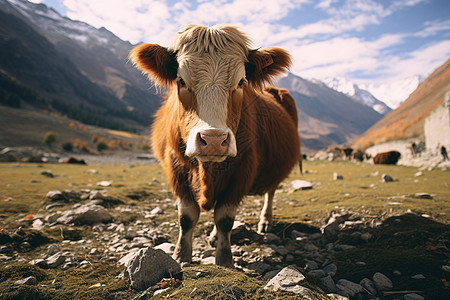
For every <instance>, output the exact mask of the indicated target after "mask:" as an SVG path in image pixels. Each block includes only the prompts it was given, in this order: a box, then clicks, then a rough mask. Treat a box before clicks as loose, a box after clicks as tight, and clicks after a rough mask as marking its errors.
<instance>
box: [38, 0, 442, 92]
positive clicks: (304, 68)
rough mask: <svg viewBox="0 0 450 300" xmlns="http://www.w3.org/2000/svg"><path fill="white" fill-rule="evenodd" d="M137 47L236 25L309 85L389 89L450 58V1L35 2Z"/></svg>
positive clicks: (255, 43) (83, 0)
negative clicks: (288, 60)
mask: <svg viewBox="0 0 450 300" xmlns="http://www.w3.org/2000/svg"><path fill="white" fill-rule="evenodd" d="M32 2H35V3H37V2H42V3H45V4H47V5H48V6H50V7H53V8H54V9H55V10H57V11H58V12H60V13H61V14H62V15H64V16H67V17H69V18H71V19H73V20H80V21H84V22H86V23H89V24H90V25H93V26H94V27H97V28H99V27H102V26H103V27H105V28H107V29H108V30H110V31H111V32H113V33H114V34H115V35H117V36H118V37H120V38H121V39H123V40H126V41H130V42H131V43H133V44H135V43H139V42H150V43H157V44H160V45H167V46H168V45H169V44H170V43H171V41H172V40H173V37H174V36H175V35H176V33H177V31H178V30H179V29H180V28H181V27H183V26H184V25H187V24H204V25H210V26H212V25H215V24H232V25H236V26H238V27H239V28H240V29H241V30H242V31H243V32H245V33H247V34H248V36H249V37H250V38H251V40H252V41H253V46H254V47H255V48H259V47H269V46H279V47H283V48H285V49H286V50H288V51H289V52H290V53H291V54H292V56H293V66H292V67H291V72H293V73H294V74H296V75H299V76H301V77H304V78H309V79H319V80H322V79H325V78H329V77H345V78H347V79H349V80H352V81H353V82H355V83H357V84H382V83H384V82H392V81H395V80H399V79H403V78H407V77H410V76H412V75H421V76H424V77H426V76H427V75H429V74H430V73H431V72H432V71H433V70H434V69H435V68H437V67H439V66H440V65H441V64H443V63H444V62H445V61H446V60H447V59H449V58H450V18H449V12H450V1H449V0H381V1H373V0H317V1H314V0H214V1H206V0H133V1H123V0H32Z"/></svg>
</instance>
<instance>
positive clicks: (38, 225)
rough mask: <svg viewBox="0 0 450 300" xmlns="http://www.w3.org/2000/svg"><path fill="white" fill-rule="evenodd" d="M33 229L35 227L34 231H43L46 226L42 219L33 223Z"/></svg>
mask: <svg viewBox="0 0 450 300" xmlns="http://www.w3.org/2000/svg"><path fill="white" fill-rule="evenodd" d="M31 227H33V229H36V230H41V229H42V228H44V227H45V225H44V222H42V220H41V219H36V220H34V221H33V224H32V225H31Z"/></svg>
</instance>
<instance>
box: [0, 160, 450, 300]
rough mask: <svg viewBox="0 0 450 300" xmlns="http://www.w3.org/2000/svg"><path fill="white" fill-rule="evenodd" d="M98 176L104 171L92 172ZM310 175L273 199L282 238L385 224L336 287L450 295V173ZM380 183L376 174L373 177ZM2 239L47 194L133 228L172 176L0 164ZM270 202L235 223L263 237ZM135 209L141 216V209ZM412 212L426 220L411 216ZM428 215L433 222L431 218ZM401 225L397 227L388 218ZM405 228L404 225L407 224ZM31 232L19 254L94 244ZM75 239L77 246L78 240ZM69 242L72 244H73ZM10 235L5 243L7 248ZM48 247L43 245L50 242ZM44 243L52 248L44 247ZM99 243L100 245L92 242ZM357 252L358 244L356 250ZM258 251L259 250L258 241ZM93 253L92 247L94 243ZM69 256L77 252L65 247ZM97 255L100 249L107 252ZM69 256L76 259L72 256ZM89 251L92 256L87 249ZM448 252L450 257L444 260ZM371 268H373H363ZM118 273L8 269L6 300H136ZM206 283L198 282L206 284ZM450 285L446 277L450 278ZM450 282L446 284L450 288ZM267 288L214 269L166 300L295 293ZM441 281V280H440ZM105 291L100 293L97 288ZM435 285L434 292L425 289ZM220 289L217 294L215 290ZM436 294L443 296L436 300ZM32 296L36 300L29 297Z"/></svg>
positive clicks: (313, 171)
mask: <svg viewBox="0 0 450 300" xmlns="http://www.w3.org/2000/svg"><path fill="white" fill-rule="evenodd" d="M44 170H49V171H51V173H53V174H54V177H53V178H49V177H46V176H44V175H41V172H42V171H44ZM92 170H96V172H93V171H92ZM304 170H306V171H305V173H304V174H303V175H301V174H300V173H299V171H298V170H294V171H293V172H292V174H291V175H290V176H289V178H287V179H286V180H285V181H284V182H283V183H282V185H281V188H280V189H279V190H278V192H277V193H276V195H275V200H274V221H275V228H274V232H278V231H280V230H285V229H286V227H288V226H290V228H291V229H292V228H298V229H299V230H302V231H306V232H309V231H311V232H317V231H318V227H320V226H321V225H323V223H324V221H325V219H326V218H327V217H328V216H329V214H330V212H331V211H332V210H341V209H342V210H344V211H351V212H356V213H359V214H361V215H365V216H371V217H373V218H381V216H384V218H383V220H384V219H387V220H385V222H384V223H383V225H382V226H379V227H376V228H375V229H371V233H372V234H373V235H374V237H375V238H374V240H373V241H372V242H371V243H368V244H367V245H363V246H361V245H358V247H357V248H355V249H352V250H349V251H343V252H340V253H337V254H336V255H335V257H334V261H335V262H336V263H337V264H338V273H337V274H336V278H335V279H339V278H345V279H350V280H354V281H355V282H358V281H359V280H360V279H362V278H364V277H369V278H370V277H371V276H372V275H373V273H374V272H376V271H382V272H385V273H386V274H385V275H388V276H389V277H391V278H393V280H394V286H396V287H399V288H404V289H407V288H408V287H411V286H414V285H417V288H418V289H421V290H427V289H428V294H427V295H428V296H432V297H439V296H440V295H442V294H443V293H445V292H448V288H447V289H446V288H443V286H442V283H441V279H442V278H444V279H445V278H446V275H445V274H442V272H443V271H442V270H441V269H440V267H441V265H442V264H445V263H446V259H448V249H446V247H445V244H444V245H443V244H442V242H441V240H442V239H445V238H448V236H447V235H448V232H449V230H448V228H449V227H448V225H450V219H449V216H450V204H449V203H450V201H449V200H450V189H449V184H450V176H449V174H450V173H449V171H442V170H439V169H435V170H423V171H422V173H423V175H422V176H418V177H416V176H415V174H416V173H417V172H418V169H417V168H412V167H404V166H384V165H371V164H360V163H358V164H357V163H353V162H347V161H342V162H322V161H320V162H319V161H317V162H312V161H306V162H305V163H304ZM334 172H337V173H339V174H342V175H343V177H344V179H343V180H333V173H334ZM384 173H386V174H389V175H390V176H392V177H393V178H394V179H395V180H396V181H394V182H388V183H383V182H381V175H382V174H384ZM375 174H376V175H375ZM296 179H301V180H308V181H311V182H312V183H313V185H314V188H313V189H311V190H304V191H296V192H293V193H289V192H287V190H288V189H289V187H290V182H291V181H292V180H296ZM103 180H110V181H112V185H111V186H110V187H106V188H104V187H98V186H97V182H99V181H103ZM0 187H1V191H2V193H1V195H0V232H1V229H2V228H3V229H5V230H7V231H8V232H14V231H15V230H17V228H18V227H19V226H24V224H27V223H26V222H25V223H24V221H23V220H26V219H27V217H29V215H33V216H38V215H46V214H48V213H49V212H48V211H46V210H45V206H46V205H48V204H50V203H51V201H50V200H48V199H46V197H45V195H46V194H47V192H48V191H51V190H64V189H70V190H79V189H91V190H93V189H107V191H108V195H110V196H112V197H114V198H116V199H119V200H120V201H121V202H117V203H116V204H115V205H117V204H118V205H119V206H125V207H129V208H132V210H130V211H128V212H126V213H120V212H118V211H116V210H114V209H111V211H112V212H113V214H114V221H115V222H116V223H124V224H128V223H131V222H134V221H136V220H138V219H140V218H142V214H141V213H138V212H139V211H142V210H151V209H152V208H154V207H156V206H158V205H159V203H160V202H161V201H165V199H167V198H171V193H170V190H169V187H168V185H167V181H166V180H165V177H164V174H163V171H162V169H161V168H160V166H158V165H153V164H149V165H142V166H134V167H133V166H126V165H89V166H83V165H66V164H54V165H53V164H18V163H2V164H0ZM416 193H429V194H431V195H432V199H419V198H417V197H415V196H414V195H415V194H416ZM262 203H263V200H262V197H260V196H249V197H247V198H245V199H244V200H243V203H242V205H241V206H240V208H239V211H238V216H237V219H239V220H243V221H245V222H246V223H247V224H249V225H250V226H251V227H252V229H254V230H256V227H257V223H258V217H259V211H260V210H261V208H262ZM64 205H65V206H64V207H61V208H60V209H67V208H69V207H70V206H72V205H73V203H65V204H64ZM133 209H134V210H133ZM409 211H412V212H416V213H418V215H417V214H416V215H414V216H413V215H407V214H406V213H407V212H409ZM420 215H427V218H423V217H421V216H420ZM389 216H393V217H392V218H388V217H389ZM399 220H400V221H399ZM211 221H212V213H211V212H209V213H202V214H201V217H200V221H199V224H198V226H197V228H196V231H195V236H196V237H198V236H200V235H204V234H205V232H207V229H211V227H212V223H211ZM157 222H158V224H161V223H163V222H166V225H164V226H166V227H162V228H164V229H163V230H166V228H167V234H169V235H170V237H171V241H172V242H174V241H175V239H176V235H177V228H176V227H177V226H175V225H173V224H175V222H176V208H175V205H174V206H172V208H170V206H169V208H168V209H166V210H165V214H164V215H162V216H159V217H158V219H157ZM26 227H27V226H25V228H24V229H22V230H23V232H22V233H21V234H16V235H14V236H12V237H14V238H15V239H16V240H15V242H16V244H17V248H15V251H19V252H20V251H22V250H23V249H22V248H20V247H21V246H20V245H21V243H22V242H23V241H29V242H30V241H34V240H36V239H37V240H41V241H44V240H46V241H47V242H52V241H57V242H61V241H62V237H61V235H64V236H65V239H70V240H79V239H85V240H94V239H95V236H94V235H92V232H91V231H90V230H89V227H87V228H84V227H75V228H69V227H67V226H61V231H60V229H44V230H42V231H41V232H40V234H41V235H42V236H39V235H37V233H36V231H30V232H29V231H28V229H27V228H26ZM70 236H72V237H70ZM68 237H69V238H68ZM4 238H7V237H6V236H3V235H0V242H1V241H2V239H4ZM44 242H45V241H44ZM45 243H46V242H45ZM45 243H44V245H42V244H41V243H34V242H33V243H31V242H30V244H31V249H28V250H26V251H27V255H28V257H30V258H39V257H42V252H45V251H46V246H47V245H46V244H45ZM92 243H96V241H92ZM349 243H350V244H351V241H349ZM256 244H257V242H256ZM91 246H92V247H94V245H93V244H91ZM64 247H69V244H65V246H64ZM96 247H99V248H101V247H102V246H101V245H97V246H96ZM65 250H68V251H75V250H73V249H72V250H71V249H66V248H65ZM86 251H88V250H86ZM446 251H447V254H446ZM357 261H364V262H365V263H366V265H365V266H363V267H361V266H358V265H356V262H357ZM394 271H399V272H401V273H402V274H405V275H408V276H412V275H415V274H418V273H421V274H424V275H425V276H426V278H427V279H426V280H425V281H422V282H420V283H416V282H411V279H408V278H410V277H406V278H407V279H405V277H392V276H393V275H392V274H393V272H394ZM119 272H120V268H118V267H117V266H116V265H115V264H109V263H106V262H98V263H95V265H89V266H88V267H87V268H82V269H80V268H72V269H69V270H67V271H63V270H61V269H49V270H42V269H40V268H37V267H34V266H30V265H28V264H26V263H16V262H14V263H9V262H2V263H0V274H1V275H0V290H1V291H2V293H3V294H0V298H1V297H5V298H8V299H14V298H21V297H22V298H26V299H32V298H33V297H34V298H36V297H37V298H42V299H69V298H73V297H76V298H79V299H108V298H114V297H118V295H122V296H123V299H127V298H128V297H131V296H130V295H135V294H136V292H133V291H130V289H129V287H128V284H127V283H126V282H125V281H121V280H119V279H117V278H116V276H117V274H118V273H119ZM24 274H32V275H34V276H36V277H37V278H38V281H39V284H38V285H37V286H34V287H20V288H19V287H17V286H15V285H14V281H16V280H18V279H22V278H24ZM199 274H200V275H199ZM447 277H448V276H447ZM448 280H449V279H447V281H448ZM265 282H266V280H264V279H263V278H261V277H260V276H252V275H249V274H244V273H242V272H239V271H235V270H229V269H224V268H220V267H216V266H204V265H194V266H192V267H188V268H186V269H185V271H184V280H183V284H182V285H181V286H178V287H174V288H171V289H170V290H169V291H167V293H166V294H164V295H163V296H166V295H170V298H173V299H184V298H189V297H191V298H194V299H203V298H207V299H266V298H267V299H269V298H274V299H289V298H288V297H289V295H287V294H282V293H278V294H273V293H270V292H268V291H264V290H262V287H263V286H264V284H265ZM442 282H443V281H442ZM95 284H99V285H98V286H95V287H93V285H95ZM427 286H428V288H427ZM212 290H214V292H213V293H212V292H211V291H212ZM433 291H435V294H433ZM27 295H28V296H27Z"/></svg>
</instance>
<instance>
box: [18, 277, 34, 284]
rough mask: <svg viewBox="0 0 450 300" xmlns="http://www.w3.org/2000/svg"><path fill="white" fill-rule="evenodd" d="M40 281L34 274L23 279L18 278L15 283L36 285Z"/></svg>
mask: <svg viewBox="0 0 450 300" xmlns="http://www.w3.org/2000/svg"><path fill="white" fill-rule="evenodd" d="M37 283H38V281H37V279H36V277H34V276H29V277H27V278H24V279H21V280H17V281H16V282H14V284H17V285H36V284H37Z"/></svg>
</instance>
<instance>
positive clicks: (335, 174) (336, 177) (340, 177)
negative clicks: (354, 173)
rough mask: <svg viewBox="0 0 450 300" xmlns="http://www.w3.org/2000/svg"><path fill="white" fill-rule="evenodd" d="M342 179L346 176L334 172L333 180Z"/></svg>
mask: <svg viewBox="0 0 450 300" xmlns="http://www.w3.org/2000/svg"><path fill="white" fill-rule="evenodd" d="M342 179H344V176H342V175H341V174H338V173H336V172H334V173H333V180H342Z"/></svg>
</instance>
